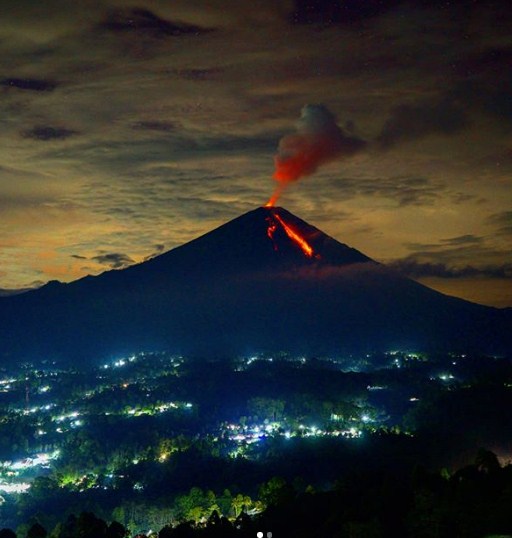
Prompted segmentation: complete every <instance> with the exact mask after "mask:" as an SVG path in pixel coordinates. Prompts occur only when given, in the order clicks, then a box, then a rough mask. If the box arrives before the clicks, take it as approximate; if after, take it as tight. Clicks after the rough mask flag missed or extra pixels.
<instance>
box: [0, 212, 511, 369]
mask: <svg viewBox="0 0 512 538" xmlns="http://www.w3.org/2000/svg"><path fill="white" fill-rule="evenodd" d="M301 241H303V242H304V244H301ZM511 319H512V316H511V311H510V309H507V310H500V309H496V308H491V307H486V306H481V305H477V304H474V303H470V302H468V301H464V300H462V299H457V298H454V297H449V296H446V295H443V294H441V293H439V292H436V291H434V290H431V289H430V288H427V287H425V286H423V285H421V284H419V283H417V282H414V281H412V280H410V279H407V278H405V277H403V276H400V275H398V274H397V273H395V272H393V271H392V270H390V269H388V268H386V267H385V266H383V265H381V264H379V263H377V262H375V261H373V260H372V259H370V258H369V257H367V256H365V255H364V254H362V253H361V252H359V251H358V250H356V249H353V248H351V247H349V246H347V245H345V244H343V243H340V242H338V241H336V240H335V239H333V238H332V237H329V236H328V235H326V234H325V233H323V232H322V231H321V230H319V229H317V228H315V227H314V226H312V225H310V224H308V223H307V222H305V221H303V220H301V219H300V218H298V217H296V216H295V215H293V214H292V213H290V212H288V211H286V210H285V209H283V208H280V207H278V208H263V207H260V208H257V209H255V210H253V211H250V212H248V213H245V214H243V215H241V216H239V217H237V218H235V219H234V220H232V221H230V222H227V223H226V224H224V225H222V226H220V227H218V228H216V229H215V230H212V231H211V232H209V233H207V234H205V235H203V236H201V237H198V238H197V239H194V240H193V241H190V242H189V243H186V244H184V245H182V246H180V247H177V248H175V249H173V250H171V251H169V252H166V253H164V254H161V255H159V256H157V257H155V258H152V259H150V260H148V261H145V262H143V263H140V264H137V265H133V266H131V267H128V268H126V269H122V270H114V271H107V272H105V273H102V274H101V275H98V276H95V277H92V276H89V277H85V278H82V279H80V280H77V281H75V282H71V283H69V284H62V283H58V282H53V283H49V284H47V285H46V286H43V287H42V288H39V289H37V290H34V291H30V292H27V293H24V294H22V295H17V296H12V297H1V298H0V342H1V349H0V357H1V358H2V359H3V360H4V361H11V360H15V361H19V360H26V359H34V358H52V357H54V358H59V359H61V360H68V361H71V362H73V361H77V360H84V359H86V360H90V361H96V360H99V359H101V358H103V357H105V356H112V355H118V354H120V353H125V352H132V351H137V350H143V349H168V350H170V351H175V352H179V353H190V354H196V355H215V356H222V355H232V354H240V353H251V352H256V351H277V350H287V351H291V352H298V353H309V354H321V353H329V354H336V355H343V354H345V353H353V352H366V351H373V350H386V349H390V348H396V347H406V348H409V349H424V350H473V351H481V352H486V353H510V351H511V350H512V337H511V334H512V330H511V329H512V323H511Z"/></svg>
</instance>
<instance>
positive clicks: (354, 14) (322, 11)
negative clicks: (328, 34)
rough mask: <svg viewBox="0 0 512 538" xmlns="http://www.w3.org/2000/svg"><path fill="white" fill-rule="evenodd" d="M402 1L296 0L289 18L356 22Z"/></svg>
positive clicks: (299, 21) (297, 21) (305, 21)
mask: <svg viewBox="0 0 512 538" xmlns="http://www.w3.org/2000/svg"><path fill="white" fill-rule="evenodd" d="M400 3H401V0H387V1H386V2H383V1H382V0H364V2H361V0H295V9H294V10H293V12H292V13H291V14H290V17H289V18H290V21H291V22H292V23H293V24H320V25H331V24H339V23H354V22H359V21H362V20H364V19H368V18H371V17H375V16H377V15H381V14H382V13H385V12H386V11H388V10H390V9H392V8H394V7H396V6H397V5H399V4H400Z"/></svg>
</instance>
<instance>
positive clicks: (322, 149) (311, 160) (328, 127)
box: [267, 105, 366, 206]
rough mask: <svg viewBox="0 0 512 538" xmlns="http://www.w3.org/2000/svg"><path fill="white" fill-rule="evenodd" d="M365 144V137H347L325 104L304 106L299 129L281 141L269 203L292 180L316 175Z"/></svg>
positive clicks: (357, 150) (275, 198)
mask: <svg viewBox="0 0 512 538" xmlns="http://www.w3.org/2000/svg"><path fill="white" fill-rule="evenodd" d="M365 146H366V142H365V141H364V140H361V139H360V138H357V137H351V136H347V135H346V134H345V132H344V131H343V130H342V129H341V127H339V126H338V125H337V123H336V118H335V116H334V115H333V114H332V113H331V112H330V111H329V110H328V109H327V108H326V107H325V106H323V105H306V106H304V107H303V108H302V111H301V116H300V119H299V121H298V122H297V132H296V133H294V134H290V135H286V136H284V137H283V138H281V140H280V141H279V147H278V150H277V154H276V156H275V157H274V164H275V172H274V175H273V178H274V179H275V180H276V181H277V182H278V185H277V187H276V190H275V191H274V194H273V195H272V197H271V198H270V200H269V201H268V203H267V206H273V205H275V202H276V201H277V199H278V198H279V196H280V195H281V193H282V191H283V189H284V188H286V187H287V186H288V185H289V184H290V183H292V182H294V181H298V180H299V179H300V178H301V177H304V176H310V175H311V174H314V173H315V172H316V171H317V169H318V168H319V167H320V166H322V165H323V164H325V163H328V162H330V161H333V160H336V159H342V158H344V157H349V156H350V155H354V154H355V153H358V152H359V151H361V150H362V149H363V148H364V147H365Z"/></svg>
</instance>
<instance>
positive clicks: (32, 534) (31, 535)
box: [27, 523, 48, 538]
mask: <svg viewBox="0 0 512 538" xmlns="http://www.w3.org/2000/svg"><path fill="white" fill-rule="evenodd" d="M47 535H48V533H47V532H46V529H45V528H44V527H43V526H42V525H40V524H39V523H34V524H33V525H32V527H30V529H29V530H28V532H27V538H46V536H47Z"/></svg>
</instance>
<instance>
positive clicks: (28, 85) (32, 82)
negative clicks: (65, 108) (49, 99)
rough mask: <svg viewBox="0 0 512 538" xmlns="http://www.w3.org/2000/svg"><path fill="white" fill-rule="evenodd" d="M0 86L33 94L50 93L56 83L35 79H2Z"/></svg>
mask: <svg viewBox="0 0 512 538" xmlns="http://www.w3.org/2000/svg"><path fill="white" fill-rule="evenodd" d="M0 85H1V86H7V87H9V88H17V89H19V90H30V91H34V92H51V91H52V90H54V89H55V88H56V87H57V83H56V82H53V81H51V80H45V79H36V78H4V79H2V80H0Z"/></svg>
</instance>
